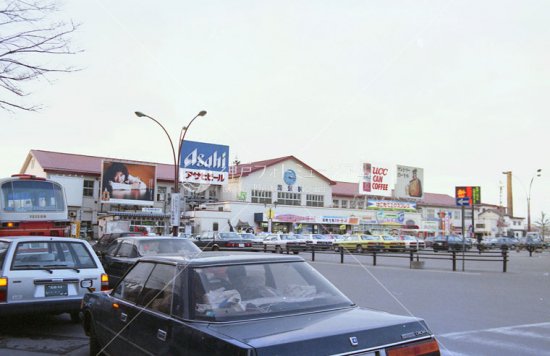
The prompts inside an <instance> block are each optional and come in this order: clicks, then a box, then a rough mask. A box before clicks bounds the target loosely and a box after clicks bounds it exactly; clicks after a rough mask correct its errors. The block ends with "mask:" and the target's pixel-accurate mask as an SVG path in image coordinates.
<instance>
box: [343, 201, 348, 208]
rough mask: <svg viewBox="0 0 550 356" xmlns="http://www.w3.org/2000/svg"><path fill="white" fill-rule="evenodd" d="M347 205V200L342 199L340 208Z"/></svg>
mask: <svg viewBox="0 0 550 356" xmlns="http://www.w3.org/2000/svg"><path fill="white" fill-rule="evenodd" d="M347 207H348V201H347V200H342V208H344V209H345V208H347Z"/></svg>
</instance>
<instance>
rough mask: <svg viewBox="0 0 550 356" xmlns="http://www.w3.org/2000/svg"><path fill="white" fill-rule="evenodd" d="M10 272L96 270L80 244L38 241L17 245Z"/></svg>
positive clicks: (84, 247)
mask: <svg viewBox="0 0 550 356" xmlns="http://www.w3.org/2000/svg"><path fill="white" fill-rule="evenodd" d="M11 268H12V270H29V269H47V270H50V269H63V268H77V269H85V268H97V265H96V263H95V261H94V259H93V258H92V255H91V253H90V251H89V250H88V248H86V246H85V245H84V244H83V243H82V242H69V241H40V242H20V243H18V244H17V248H16V250H15V255H14V257H13V262H12V267H11Z"/></svg>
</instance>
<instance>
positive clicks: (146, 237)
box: [117, 235, 189, 241]
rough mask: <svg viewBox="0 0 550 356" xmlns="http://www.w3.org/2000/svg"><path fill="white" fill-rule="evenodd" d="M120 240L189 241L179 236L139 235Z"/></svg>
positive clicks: (121, 237)
mask: <svg viewBox="0 0 550 356" xmlns="http://www.w3.org/2000/svg"><path fill="white" fill-rule="evenodd" d="M118 239H124V240H137V241H143V240H147V241H154V240H186V241H188V240H189V239H188V238H186V237H179V236H145V235H139V236H120V237H117V240H118Z"/></svg>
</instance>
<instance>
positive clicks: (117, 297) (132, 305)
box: [97, 262, 155, 355]
mask: <svg viewBox="0 0 550 356" xmlns="http://www.w3.org/2000/svg"><path fill="white" fill-rule="evenodd" d="M154 266H155V264H154V263H151V262H139V263H137V264H136V265H135V266H134V267H133V268H132V269H131V270H130V271H129V272H128V274H127V275H126V276H125V277H124V279H122V280H121V281H120V283H119V284H118V285H117V288H116V289H115V290H114V291H113V292H112V293H111V299H112V303H111V306H107V307H108V308H109V309H108V310H106V311H104V314H103V315H104V317H103V318H102V319H101V320H100V321H97V322H98V324H100V326H101V327H100V329H101V332H102V333H101V337H102V340H101V344H102V345H106V346H105V348H106V351H107V352H109V353H110V354H113V355H135V354H140V353H142V350H141V349H140V347H139V346H138V345H136V344H135V343H134V342H133V340H132V338H131V333H132V331H133V329H134V328H136V327H139V323H138V322H137V321H136V320H137V316H138V315H139V314H138V313H139V311H140V310H141V308H140V307H139V306H137V305H136V303H137V300H138V297H139V295H140V293H141V291H142V289H143V287H144V285H145V282H146V281H147V279H148V278H149V275H150V274H151V271H152V270H153V268H154ZM98 336H99V335H98Z"/></svg>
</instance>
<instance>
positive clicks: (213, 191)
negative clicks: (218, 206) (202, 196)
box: [208, 186, 218, 201]
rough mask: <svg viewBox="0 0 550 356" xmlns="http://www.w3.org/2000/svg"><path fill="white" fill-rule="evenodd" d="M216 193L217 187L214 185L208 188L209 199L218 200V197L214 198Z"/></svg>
mask: <svg viewBox="0 0 550 356" xmlns="http://www.w3.org/2000/svg"><path fill="white" fill-rule="evenodd" d="M217 195H218V189H217V187H216V186H213V187H210V188H208V200H209V201H218V199H216V197H217Z"/></svg>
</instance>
